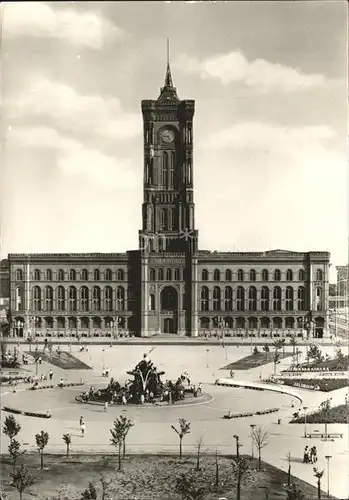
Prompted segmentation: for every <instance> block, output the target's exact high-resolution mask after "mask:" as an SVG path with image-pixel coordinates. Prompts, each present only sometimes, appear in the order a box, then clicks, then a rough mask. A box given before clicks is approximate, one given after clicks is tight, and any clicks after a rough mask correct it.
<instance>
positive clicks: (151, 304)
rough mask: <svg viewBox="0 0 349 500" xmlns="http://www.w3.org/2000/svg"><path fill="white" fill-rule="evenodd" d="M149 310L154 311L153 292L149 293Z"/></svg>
mask: <svg viewBox="0 0 349 500" xmlns="http://www.w3.org/2000/svg"><path fill="white" fill-rule="evenodd" d="M149 310H150V311H155V295H154V294H153V293H151V294H150V295H149Z"/></svg>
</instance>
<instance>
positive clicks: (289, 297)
mask: <svg viewBox="0 0 349 500" xmlns="http://www.w3.org/2000/svg"><path fill="white" fill-rule="evenodd" d="M286 311H293V288H292V287H291V286H288V287H286Z"/></svg>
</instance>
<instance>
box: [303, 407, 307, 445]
mask: <svg viewBox="0 0 349 500" xmlns="http://www.w3.org/2000/svg"><path fill="white" fill-rule="evenodd" d="M307 409H308V407H307V406H303V410H304V437H305V438H306V437H307Z"/></svg>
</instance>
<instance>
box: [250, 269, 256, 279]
mask: <svg viewBox="0 0 349 500" xmlns="http://www.w3.org/2000/svg"><path fill="white" fill-rule="evenodd" d="M250 281H256V271H255V270H254V269H251V270H250Z"/></svg>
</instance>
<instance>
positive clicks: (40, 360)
mask: <svg viewBox="0 0 349 500" xmlns="http://www.w3.org/2000/svg"><path fill="white" fill-rule="evenodd" d="M38 361H39V365H41V363H42V359H41V356H39V359H38Z"/></svg>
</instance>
